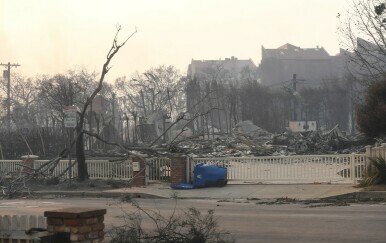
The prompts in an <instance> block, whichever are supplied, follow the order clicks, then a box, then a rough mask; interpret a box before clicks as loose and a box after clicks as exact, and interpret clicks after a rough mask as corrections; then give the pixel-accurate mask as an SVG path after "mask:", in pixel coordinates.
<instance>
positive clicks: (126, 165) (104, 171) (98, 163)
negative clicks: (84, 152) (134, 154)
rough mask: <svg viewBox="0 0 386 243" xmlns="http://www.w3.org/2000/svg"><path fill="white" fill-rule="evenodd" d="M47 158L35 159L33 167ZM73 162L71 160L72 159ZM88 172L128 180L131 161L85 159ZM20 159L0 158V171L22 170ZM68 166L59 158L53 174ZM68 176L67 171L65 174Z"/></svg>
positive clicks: (73, 173)
mask: <svg viewBox="0 0 386 243" xmlns="http://www.w3.org/2000/svg"><path fill="white" fill-rule="evenodd" d="M46 162H48V160H36V161H35V162H34V168H35V169H36V168H39V167H40V166H42V165H43V164H44V163H46ZM72 163H73V161H72ZM86 163H87V168H88V173H89V175H90V178H91V179H119V180H130V179H131V178H132V175H133V173H132V172H133V171H132V161H131V160H127V161H124V162H109V161H108V160H86ZM21 164H22V160H0V171H2V172H5V173H8V172H12V173H17V172H21V171H22V170H23V167H22V166H21ZM68 166H69V162H68V160H60V161H59V162H58V165H57V166H56V167H55V169H54V170H53V171H52V175H53V176H58V175H60V174H61V173H63V172H64V171H65V170H66V169H67V168H68ZM71 172H72V173H71V174H72V177H76V176H77V175H78V168H77V165H75V166H73V167H72V169H71ZM65 176H66V177H68V173H66V174H65Z"/></svg>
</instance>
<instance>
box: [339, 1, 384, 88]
mask: <svg viewBox="0 0 386 243" xmlns="http://www.w3.org/2000/svg"><path fill="white" fill-rule="evenodd" d="M384 10H385V1H382V0H369V1H368V0H360V1H352V3H351V4H350V8H349V9H348V11H347V16H346V17H347V18H345V19H343V18H342V19H343V20H342V21H343V22H342V25H341V27H340V32H341V34H342V37H343V38H342V45H343V46H344V48H345V49H346V51H347V52H345V53H344V56H345V58H347V59H348V64H347V66H346V68H347V69H348V71H349V72H350V73H351V74H352V75H353V77H356V78H357V79H359V80H360V81H361V83H362V84H363V85H365V86H368V85H369V84H370V83H371V82H372V81H374V80H378V79H380V78H382V77H384V76H385V75H386V36H385V33H386V32H385V31H386V29H385V27H386V26H385V22H386V21H385V18H384ZM338 16H339V17H340V14H339V15H338Z"/></svg>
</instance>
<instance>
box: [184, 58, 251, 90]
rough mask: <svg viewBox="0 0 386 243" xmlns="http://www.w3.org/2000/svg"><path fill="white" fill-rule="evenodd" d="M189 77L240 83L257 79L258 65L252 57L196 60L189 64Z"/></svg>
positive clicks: (200, 79)
mask: <svg viewBox="0 0 386 243" xmlns="http://www.w3.org/2000/svg"><path fill="white" fill-rule="evenodd" d="M187 74H188V78H191V79H193V78H195V79H197V80H198V81H200V82H211V81H217V82H219V83H224V84H234V85H239V84H241V82H243V81H247V80H257V78H258V77H257V67H256V65H255V64H254V63H253V61H252V59H247V60H239V59H237V58H236V57H234V56H232V57H231V58H225V59H224V60H221V59H220V60H194V59H192V62H191V63H190V64H189V66H188V73H187Z"/></svg>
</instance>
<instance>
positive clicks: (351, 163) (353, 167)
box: [350, 153, 356, 184]
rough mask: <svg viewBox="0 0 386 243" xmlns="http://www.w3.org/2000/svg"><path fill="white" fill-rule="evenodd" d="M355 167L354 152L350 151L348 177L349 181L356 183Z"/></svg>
mask: <svg viewBox="0 0 386 243" xmlns="http://www.w3.org/2000/svg"><path fill="white" fill-rule="evenodd" d="M355 169H356V166H355V153H351V155H350V171H351V172H350V179H351V181H352V182H353V183H354V184H356V180H355V177H356V176H355V174H356V173H355Z"/></svg>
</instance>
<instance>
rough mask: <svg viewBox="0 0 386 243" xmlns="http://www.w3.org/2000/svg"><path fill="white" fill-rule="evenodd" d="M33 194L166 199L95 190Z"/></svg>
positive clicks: (36, 194)
mask: <svg viewBox="0 0 386 243" xmlns="http://www.w3.org/2000/svg"><path fill="white" fill-rule="evenodd" d="M31 195H32V196H37V197H43V196H44V197H47V196H53V197H88V198H90V197H96V198H123V197H131V198H146V199H165V198H166V197H161V196H157V195H153V194H148V193H142V192H106V191H101V192H94V191H34V192H31Z"/></svg>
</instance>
